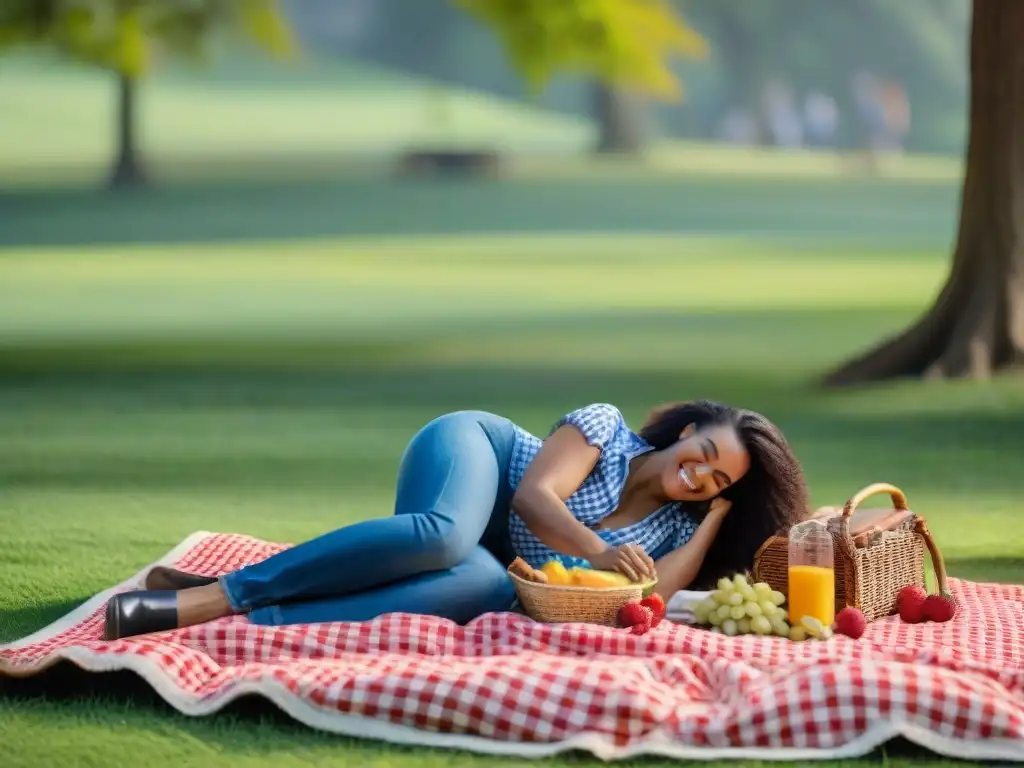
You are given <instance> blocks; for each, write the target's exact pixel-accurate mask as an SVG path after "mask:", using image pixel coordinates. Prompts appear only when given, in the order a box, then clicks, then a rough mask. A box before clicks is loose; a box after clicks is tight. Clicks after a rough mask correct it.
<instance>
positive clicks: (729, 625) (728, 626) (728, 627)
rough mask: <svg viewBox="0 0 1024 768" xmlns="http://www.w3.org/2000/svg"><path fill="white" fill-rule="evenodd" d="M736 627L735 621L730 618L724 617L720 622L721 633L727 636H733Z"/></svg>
mask: <svg viewBox="0 0 1024 768" xmlns="http://www.w3.org/2000/svg"><path fill="white" fill-rule="evenodd" d="M737 629H738V627H737V626H736V622H735V621H733V620H732V619H726V620H725V621H723V622H722V633H723V634H725V635H727V636H729V637H735V636H736V631H737Z"/></svg>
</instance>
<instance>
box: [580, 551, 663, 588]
mask: <svg viewBox="0 0 1024 768" xmlns="http://www.w3.org/2000/svg"><path fill="white" fill-rule="evenodd" d="M590 564H591V565H592V566H593V567H594V568H595V569H597V570H599V571H618V572H619V573H621V574H624V575H625V576H626V578H628V579H629V580H630V581H633V582H641V581H648V580H650V579H655V578H657V571H656V570H655V567H654V561H653V560H652V559H651V557H650V555H648V554H647V553H646V552H645V551H644V549H643V547H641V546H640V545H639V544H623V545H622V546H621V547H608V548H607V549H605V550H604V551H603V552H601V553H600V554H598V555H595V556H594V557H591V558H590Z"/></svg>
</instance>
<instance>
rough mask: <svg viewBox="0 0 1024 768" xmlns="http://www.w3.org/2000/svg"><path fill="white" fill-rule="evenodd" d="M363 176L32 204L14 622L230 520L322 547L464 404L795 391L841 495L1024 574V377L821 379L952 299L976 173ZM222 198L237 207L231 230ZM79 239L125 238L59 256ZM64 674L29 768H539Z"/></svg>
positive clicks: (10, 754)
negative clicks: (422, 437) (473, 180)
mask: <svg viewBox="0 0 1024 768" xmlns="http://www.w3.org/2000/svg"><path fill="white" fill-rule="evenodd" d="M363 192H364V194H363V195H362V196H360V195H359V194H358V188H357V187H355V186H352V187H351V188H350V187H349V186H346V185H342V186H336V187H332V188H330V189H322V190H319V191H316V192H315V193H314V192H309V191H308V190H307V191H306V192H302V191H299V192H295V193H294V194H285V193H281V194H277V193H273V194H272V193H270V192H264V193H257V192H248V193H243V192H237V193H236V194H238V195H243V196H242V197H241V198H239V197H229V196H226V195H224V196H222V197H221V198H219V200H220V201H221V203H222V206H220V207H218V205H217V202H218V197H217V195H216V193H214V192H210V193H208V194H209V197H207V198H202V197H201V195H200V197H199V198H190V197H188V196H187V195H186V193H185V192H162V193H153V196H152V197H150V198H143V199H141V201H140V200H133V199H131V198H125V199H123V200H118V199H115V200H114V201H113V202H112V201H111V199H109V198H106V199H104V198H97V199H96V200H91V199H88V198H84V197H73V196H72V197H66V196H65V197H47V196H43V197H27V198H18V199H16V200H14V201H13V202H12V201H10V200H9V201H8V204H10V205H13V206H15V207H16V209H17V212H18V215H17V217H16V221H15V217H12V219H11V220H12V221H14V222H15V223H14V224H13V225H12V227H10V228H9V229H7V230H6V233H5V234H4V235H0V237H3V238H4V242H7V243H8V247H7V248H6V249H5V250H3V251H0V487H2V488H3V493H2V494H0V531H2V532H3V544H4V546H3V547H2V549H0V641H8V640H12V639H14V638H17V637H19V636H23V635H25V634H27V633H29V632H31V631H33V630H35V629H36V628H38V627H40V626H42V625H43V624H44V623H47V622H49V621H51V620H53V619H55V618H57V617H58V616H59V615H61V614H62V613H64V612H65V611H67V610H68V609H69V608H70V607H71V606H73V605H74V604H76V603H77V602H79V601H81V600H83V599H85V598H87V597H89V596H90V595H92V594H94V593H95V592H97V591H99V590H101V589H104V588H106V587H108V586H110V585H112V584H114V583H116V582H118V581H120V580H122V579H124V578H126V577H127V576H129V575H131V574H132V573H134V572H135V571H136V570H137V569H139V568H140V567H142V566H143V565H145V564H146V563H148V562H150V561H152V560H154V559H155V558H157V557H159V556H160V555H162V554H163V553H164V552H165V551H167V550H168V549H169V548H170V547H171V546H173V545H174V544H175V543H177V542H178V541H179V540H181V539H182V538H183V537H185V536H186V535H188V534H189V533H190V532H192V531H194V530H197V529H213V530H221V531H243V532H247V533H250V534H253V535H256V536H260V537H264V538H267V539H271V540H280V541H296V540H301V539H303V538H305V537H309V536H313V535H315V534H317V533H320V532H322V531H324V530H327V529H330V528H334V527H337V526H339V525H343V524H345V523H347V522H352V521H355V520H359V519H363V518H366V517H369V516H377V515H386V514H388V513H389V510H390V508H391V503H392V498H391V495H392V483H393V481H394V476H395V471H396V466H397V462H398V458H399V456H400V453H401V451H402V449H403V447H404V445H405V442H406V441H407V440H408V439H409V438H410V437H411V436H412V434H413V433H414V432H415V430H416V429H417V428H418V427H419V426H420V425H422V424H423V423H424V422H425V421H426V420H428V419H430V418H432V417H433V416H435V415H437V414H440V413H442V412H445V411H448V410H453V409H458V408H485V409H491V410H495V411H498V412H501V413H503V414H506V415H508V416H510V417H512V418H514V419H516V420H518V421H519V422H520V423H522V424H523V425H524V426H526V427H528V428H530V429H533V430H535V431H537V432H540V433H543V432H544V431H545V430H546V429H547V428H548V426H549V425H550V424H551V423H552V422H553V421H554V419H555V418H557V417H558V416H559V415H561V414H562V413H564V412H565V411H567V410H569V409H572V408H575V407H577V406H578V405H580V404H584V403H587V402H591V401H595V400H602V401H612V402H615V403H617V404H619V406H620V407H621V408H622V410H623V411H624V413H625V414H626V416H627V417H628V419H629V420H630V421H631V422H633V423H634V424H638V422H639V420H640V419H641V418H642V417H643V415H644V414H645V412H646V410H647V409H648V408H649V407H650V406H652V405H654V404H656V403H659V402H661V401H664V400H668V399H677V398H687V397H698V396H710V397H715V398H719V399H724V400H727V401H731V402H735V403H737V404H740V405H744V406H748V407H752V408H755V409H759V410H763V411H764V412H765V413H767V414H769V415H770V416H771V417H772V418H774V419H775V420H776V421H777V422H779V423H780V425H781V426H782V427H783V428H784V429H785V430H786V432H787V433H788V434H789V436H790V437H791V439H792V441H793V443H794V444H795V447H796V450H797V452H798V453H799V455H800V457H801V458H802V460H803V462H804V464H805V467H806V470H807V472H808V474H809V478H810V483H811V486H812V491H813V500H814V501H815V502H816V503H819V504H825V503H840V502H842V501H843V500H845V499H846V497H848V496H849V495H850V494H851V493H852V492H854V491H855V490H857V489H858V488H859V487H860V486H862V485H865V484H867V483H870V482H873V481H878V480H886V481H889V482H893V483H895V484H897V485H899V486H901V487H902V488H903V489H904V490H905V491H906V492H907V494H908V496H909V499H910V501H911V504H912V506H913V507H914V508H915V509H916V510H917V511H919V512H920V513H922V514H923V515H925V516H926V517H927V518H928V520H929V522H930V524H931V527H932V529H933V531H934V533H935V535H936V536H937V538H938V541H939V543H940V545H941V546H942V548H943V550H944V552H945V554H946V558H947V563H948V567H949V570H950V572H951V573H952V574H953V575H956V576H961V577H965V578H972V579H979V580H1002V581H1019V580H1021V578H1022V577H1024V533H1021V530H1022V529H1021V527H1020V519H1021V517H1020V516H1021V512H1020V498H1021V495H1022V491H1024V477H1022V476H1021V474H1020V467H1021V459H1022V454H1024V448H1022V445H1024V443H1022V442H1021V438H1020V435H1021V434H1022V431H1024V386H1022V385H1021V383H1020V382H1019V381H1015V380H1011V379H1005V380H999V381H996V382H993V383H990V384H985V385H964V384H937V383H932V384H927V385H924V384H901V385H892V386H886V387H882V388H875V389H870V390H863V391H858V392H846V393H823V392H819V391H817V390H815V389H814V388H813V386H812V384H813V378H814V376H815V375H817V374H820V373H821V372H822V371H823V370H824V369H825V368H826V367H827V366H829V365H831V364H833V363H835V362H837V361H839V360H840V359H842V358H843V357H844V356H846V355H849V354H850V353H852V352H853V351H855V350H857V349H859V348H861V347H862V346H863V345H865V344H868V343H869V342H871V341H873V340H875V339H877V338H879V337H880V336H882V335H884V334H886V333H888V332H890V331H893V330H895V329H897V328H899V327H900V326H901V325H903V324H904V323H906V322H908V321H909V320H910V319H911V318H912V317H913V316H914V315H915V314H916V313H917V312H918V311H919V310H920V309H921V308H922V307H923V306H924V305H925V304H926V302H927V301H928V300H929V298H930V297H931V296H932V295H933V293H934V291H935V290H936V288H937V287H938V285H939V284H940V281H941V279H942V277H943V274H944V270H945V268H946V264H947V259H946V253H945V250H944V238H945V235H946V233H947V232H948V228H949V226H950V225H949V222H948V219H947V218H946V216H947V215H948V207H949V205H950V204H951V201H952V192H951V189H949V188H947V187H934V188H933V187H929V186H915V185H908V186H906V187H903V188H900V189H895V190H893V189H889V188H887V187H886V188H883V187H877V188H870V189H868V188H859V187H856V186H854V187H851V186H848V185H847V186H835V187H831V186H827V185H826V186H820V185H817V183H815V184H807V185H804V186H799V187H793V188H786V189H785V190H783V189H775V190H774V191H773V190H772V189H771V188H768V187H764V186H758V185H756V184H753V183H749V184H737V185H734V186H732V187H729V186H727V185H726V186H717V187H716V186H714V185H711V186H709V187H706V188H700V187H696V186H694V185H692V184H690V185H689V186H688V185H687V184H686V183H678V184H676V185H675V186H672V185H670V184H668V183H667V182H650V183H649V184H647V185H646V186H645V185H638V186H634V187H630V186H628V185H627V186H625V187H623V186H621V185H616V186H614V187H607V188H605V191H604V192H601V191H600V190H599V189H598V188H595V185H592V184H582V185H577V186H573V187H566V186H558V185H553V186H552V185H547V186H545V185H541V184H540V183H536V184H533V185H531V184H525V185H522V186H519V187H516V185H511V186H507V185H488V184H483V185H480V186H475V187H474V186H469V187H466V186H457V185H445V184H440V185H434V186H429V187H428V186H422V185H419V186H418V185H411V186H407V187H406V186H403V187H390V186H387V185H376V186H373V185H371V186H370V187H368V188H366V189H364V190H363ZM194 194H196V195H199V193H198V192H197V193H194ZM222 194H223V193H222ZM244 194H248V195H249V196H248V197H245V196H244ZM303 195H305V197H304V196H303ZM544 195H547V197H544ZM602 195H603V196H602ZM538 197H539V198H540V199H539V200H538V199H537V198H538ZM196 199H198V200H199V202H196ZM240 199H241V200H244V201H245V204H244V205H243V204H242V203H240V202H238V201H239V200H240ZM203 200H205V201H206V202H205V204H204V203H203V202H202V201H203ZM282 200H287V202H283V203H282V202H281V201H282ZM367 200H369V201H371V202H367ZM275 201H276V202H277V203H278V205H275ZM316 201H319V202H318V203H316V204H317V205H319V206H320V208H318V209H316V210H317V211H319V213H318V214H317V215H318V216H319V217H320V218H321V219H322V220H323V222H324V223H323V228H322V229H317V227H314V226H312V224H311V220H303V221H304V222H305V223H306V224H307V225H309V226H307V229H310V230H316V232H317V234H320V235H322V237H319V238H316V239H302V238H300V237H299V236H298V233H297V232H295V231H292V230H291V229H289V228H288V226H286V225H287V224H288V219H289V215H288V214H290V215H292V216H298V217H301V216H302V215H304V214H303V212H304V211H305V212H306V213H305V215H306V216H307V217H308V216H311V215H312V214H309V212H308V211H309V208H308V205H307V204H313V203H315V202H316ZM374 201H375V202H374ZM641 201H647V202H641ZM655 201H660V202H657V203H656V202H655ZM385 203H386V205H385ZM374 205H379V206H381V207H380V208H379V209H378V208H374V207H373V206H374ZM645 205H646V207H645ZM282 206H283V209H284V210H285V211H287V212H288V213H281V212H280V211H279V208H281V207H282ZM659 206H660V207H659ZM701 206H703V207H701ZM730 206H731V207H730ZM772 206H774V208H773V207H772ZM815 206H816V207H815ZM371 208H372V210H371ZM210 209H212V210H214V211H218V210H219V211H223V215H224V216H225V217H226V220H228V221H229V222H230V221H233V222H235V225H237V226H235V225H232V226H234V228H232V227H227V226H226V225H225V226H226V229H225V230H218V229H217V226H218V225H217V221H216V216H215V214H214V213H212V212H211V211H210ZM552 210H554V211H555V212H552ZM764 210H767V211H768V212H769V213H767V214H765V213H764V212H763V211H764ZM47 211H49V212H50V213H49V216H47ZM331 211H336V212H337V213H336V215H337V218H338V219H341V220H342V222H343V223H342V224H338V223H337V222H336V221H334V220H333V219H332V218H331V215H330V212H331ZM353 211H354V212H353ZM386 211H390V218H389V215H388V214H387V213H386ZM801 211H802V212H803V215H802V216H801V215H800V213H801ZM702 213H703V218H701V214H702ZM780 216H781V217H787V216H788V217H789V218H783V219H782V220H781V222H780V220H779V218H778V217H780ZM140 217H141V221H143V222H145V223H146V226H145V227H143V226H142V225H140V224H139V221H140ZM275 217H276V218H275ZM389 221H390V222H391V224H392V227H393V230H394V231H395V232H397V233H398V234H396V235H393V236H390V237H388V236H384V234H383V232H384V230H385V229H386V227H387V224H388V222H389ZM33 222H35V223H34V224H33ZM166 222H171V223H172V224H173V225H174V226H170V225H169V224H166ZM460 222H461V227H462V229H463V230H465V229H473V230H475V231H476V233H475V234H472V235H467V234H459V233H458V229H459V224H460ZM850 222H852V223H853V224H852V225H851V223H850ZM47 223H48V224H49V226H46V224H47ZM221 223H222V224H223V221H222V222H221ZM517 223H518V224H519V226H516V224H517ZM585 224H589V225H590V226H589V230H590V231H589V232H588V231H584V230H587V229H588V228H587V227H586V226H584V225H585ZM702 225H703V226H702ZM119 227H123V228H125V229H127V230H128V231H130V232H132V233H133V235H132V237H127V238H125V237H121V238H119V237H118V236H117V230H118V229H119ZM133 227H135V229H133ZM334 227H337V229H332V228H334ZM688 228H689V229H690V231H689V232H687V231H686V230H687V229H688ZM564 229H567V230H572V231H573V232H572V233H571V234H552V233H555V232H558V231H559V230H564ZM701 229H703V230H707V232H706V233H705V234H696V233H694V231H693V230H701ZM727 229H732V231H733V234H731V235H727V234H723V230H727ZM830 229H831V230H832V231H831V233H830V231H829V230H830ZM652 230H658V233H652ZM175 234H177V235H179V237H177V238H175V237H173V236H172V235H175ZM245 236H248V237H250V238H254V239H251V240H249V241H244V242H239V241H234V242H222V243H219V244H217V243H215V242H214V241H215V240H221V239H223V240H226V241H229V240H231V239H232V238H239V237H245ZM76 238H77V239H79V240H89V241H94V242H96V243H97V244H96V245H94V246H71V245H62V244H60V243H70V242H72V241H74V240H75V239H76ZM255 238H259V239H258V240H257V239H255ZM268 238H275V239H274V240H269V239H268ZM119 240H128V241H131V240H136V241H146V240H152V241H154V242H152V243H151V244H148V245H147V244H132V243H131V242H119ZM15 243H21V245H15ZM48 243H50V244H48ZM64 686H65V688H69V687H70V688H71V690H70V692H69V691H68V690H65V691H64V692H61V691H59V690H57V688H58V687H59V686H57V685H56V684H51V685H50V686H49V687H48V688H46V689H44V690H43V691H42V692H40V690H39V688H38V687H31V686H30V687H29V688H28V689H26V688H25V687H24V686H13V687H12V686H10V685H8V686H6V687H5V689H4V690H5V691H6V695H5V696H4V697H3V698H0V743H2V744H3V749H4V758H5V759H4V765H10V766H21V765H51V764H65V765H75V766H104V768H109V767H113V766H119V765H125V766H128V765H136V764H138V763H139V762H142V761H145V762H147V763H149V764H153V765H158V764H173V765H178V766H185V765H190V766H191V765H196V766H218V765H224V766H227V765H231V766H243V765H246V766H248V765H251V766H275V768H283V767H284V766H293V765H294V766H298V765H310V764H313V765H327V764H333V765H345V766H356V765H374V766H390V765H405V766H410V767H411V768H428V767H433V766H442V765H445V766H483V765H491V764H512V763H515V762H516V761H496V760H492V759H490V758H476V757H473V756H468V755H452V754H449V753H445V752H438V751H431V750H400V749H396V748H392V747H389V746H386V745H380V744H375V743H366V742H359V741H354V740H349V739H341V738H337V737H333V736H326V735H322V734H316V733H313V732H311V731H309V730H308V729H305V728H303V727H299V726H296V725H294V724H292V723H290V722H288V721H285V720H282V719H281V718H279V717H276V718H275V717H270V716H268V715H266V713H263V714H262V715H260V716H259V717H257V716H256V715H253V714H251V713H249V714H246V713H241V714H239V713H233V714H225V715H220V716H217V717H213V718H208V719H203V720H190V719H188V718H185V717H182V716H179V715H177V714H176V713H174V712H173V711H172V710H170V709H169V708H168V707H166V706H164V705H163V704H162V703H161V702H159V701H158V700H155V699H154V698H153V697H151V696H150V697H147V696H136V697H134V698H130V699H129V698H126V697H125V696H123V695H114V694H113V693H111V692H110V691H107V690H105V689H103V690H102V691H101V692H102V696H99V697H97V693H96V692H95V690H93V687H92V686H93V682H92V681H82V680H75V681H74V682H71V683H65V684H64ZM886 755H887V759H888V760H889V762H892V763H901V762H907V761H908V760H909V758H907V757H905V756H898V755H896V756H894V755H893V754H892V753H891V752H887V753H886ZM592 762H593V761H590V760H588V759H586V758H579V757H567V758H562V759H558V760H552V761H550V762H548V763H547V764H549V765H583V764H591V763H592ZM928 762H929V764H933V763H934V762H935V761H931V760H929V761H928ZM630 764H631V765H641V764H643V765H654V764H661V762H660V761H633V762H631V763H630ZM915 764H917V765H920V764H921V762H920V761H918V762H915Z"/></svg>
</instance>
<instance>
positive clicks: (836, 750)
mask: <svg viewBox="0 0 1024 768" xmlns="http://www.w3.org/2000/svg"><path fill="white" fill-rule="evenodd" d="M286 546H288V545H284V544H275V543H269V542H265V541H261V540H259V539H255V538H251V537H247V536H241V535H235V534H213V533H206V532H200V533H196V534H194V535H192V536H191V537H189V538H188V539H187V540H186V541H184V542H182V544H181V545H179V546H178V547H176V548H175V549H174V550H173V551H172V552H170V553H169V554H168V555H167V556H166V557H164V558H162V559H161V560H160V561H159V562H160V564H165V565H175V566H176V567H179V568H182V569H184V570H187V571H191V572H194V573H199V574H204V575H217V574H220V573H224V572H227V571H230V570H232V569H234V568H237V567H239V566H241V565H244V564H246V563H249V562H256V561H258V560H260V559H263V558H265V557H267V556H269V555H271V554H273V553H275V552H278V551H280V550H282V549H284V548H285V547H286ZM150 567H152V566H150ZM148 570H149V567H147V568H145V569H143V570H142V571H141V572H140V573H139V574H137V575H136V576H135V577H134V578H133V579H130V580H129V581H127V582H125V583H123V584H121V585H118V586H117V587H114V588H113V589H111V590H108V591H107V592H104V593H102V594H100V595H97V596H96V597H95V598H93V599H92V600H89V601H88V602H87V603H85V604H84V605H83V606H81V607H80V608H78V609H77V610H75V611H73V612H72V613H71V614H69V615H68V616H66V617H64V618H63V619H61V620H59V621H57V622H55V623H54V624H52V625H51V626H49V627H46V628H45V629H43V630H40V631H39V632H37V633H35V634H34V635H32V636H30V637H27V638H24V639H23V640H20V641H18V642H15V643H11V644H8V645H5V646H0V674H5V675H12V676H28V675H33V674H37V673H39V672H41V671H42V670H44V669H46V668H47V667H49V666H51V665H53V664H54V663H55V662H57V661H59V660H69V661H71V662H73V663H74V664H77V665H78V666H80V667H82V668H84V669H85V670H89V671H96V672H101V671H114V670H131V671H133V672H135V673H137V674H138V675H140V676H141V677H142V678H144V679H145V680H146V681H147V682H148V684H149V685H151V686H152V687H153V688H154V689H155V690H156V691H157V692H158V693H159V695H160V696H162V697H163V698H164V699H165V700H166V701H167V702H168V703H169V704H170V705H171V706H172V707H174V708H175V709H177V710H179V711H181V712H183V713H186V714H189V715H207V714H210V713H213V712H216V711H217V710H219V709H221V708H222V707H224V706H225V705H226V704H228V703H229V702H230V701H232V700H234V699H236V698H237V697H239V696H243V695H246V694H259V695H261V696H264V697H266V698H267V699H269V700H271V701H272V702H274V703H275V704H276V705H277V706H278V707H280V709H282V710H283V711H284V712H286V713H288V715H290V716H291V717H293V718H295V719H296V720H298V721H301V722H303V723H305V724H307V725H309V726H311V727H313V728H317V729H322V730H327V731H332V732H336V733H339V734H346V735H351V736H357V737H364V738H372V739H379V740H384V741H390V742H394V743H401V744H417V745H426V746H440V747H452V748H459V749H466V750H471V751H475V752H480V753H488V754H501V755H518V756H526V757H539V756H544V755H551V754H554V753H557V752H561V751H565V750H570V749H582V750H585V751H589V752H591V753H593V754H594V755H596V756H598V757H601V758H604V759H613V758H619V757H626V756H635V755H641V754H651V755H663V756H672V757H678V758H684V759H685V758H688V759H712V758H714V759H721V758H726V757H747V758H761V759H810V758H837V757H851V756H857V755H862V754H865V753H867V752H869V751H871V750H872V749H873V748H875V747H877V746H878V745H880V744H882V743H883V742H885V741H887V740H888V739H890V738H892V737H895V736H897V735H902V736H904V737H906V738H907V739H909V740H911V741H913V742H916V743H917V744H920V745H922V746H924V747H926V748H928V749H931V750H932V751H934V752H937V753H940V754H944V755H948V756H951V757H960V758H966V759H999V760H1005V761H1024V587H1022V586H1008V585H995V584H978V583H972V582H967V581H961V580H957V579H951V580H950V588H951V590H952V592H953V593H954V594H955V596H956V597H957V598H958V599H959V601H960V603H961V609H960V612H959V614H958V616H957V617H956V619H954V620H953V621H952V622H949V623H946V624H917V625H908V624H904V623H903V622H901V621H900V619H899V618H896V617H891V618H888V619H882V620H879V621H876V622H874V623H872V624H871V625H870V627H869V629H868V631H867V634H866V635H865V636H864V637H862V638H861V639H860V640H856V641H855V640H851V639H849V638H845V637H834V638H833V639H831V640H829V641H827V642H819V641H807V642H803V643H792V642H790V641H788V640H785V639H779V638H763V637H754V636H748V637H739V638H728V637H725V636H724V635H718V634H712V633H710V632H707V631H704V630H702V629H699V628H696V627H690V626H686V625H680V624H673V623H669V622H663V623H662V624H661V625H660V626H659V627H657V628H656V629H654V630H653V631H651V632H650V633H648V634H646V635H643V636H635V635H631V634H629V633H628V632H626V631H624V630H618V629H611V628H602V627H596V626H592V625H585V624H567V625H560V626H551V625H544V624H540V623H537V622H534V621H532V620H531V619H529V618H527V617H525V616H521V615H517V614H515V613H499V614H488V615H485V616H482V617H480V618H479V619H477V620H475V621H473V622H472V623H471V624H469V625H467V626H463V627H460V626H458V625H456V624H453V623H451V622H448V621H444V620H440V619H436V618H432V617H425V616H415V615H409V614H390V615H385V616H382V617H380V618H378V619H375V620H373V621H369V622H364V623H335V624H319V625H302V626H286V627H265V626H256V625H254V624H251V623H250V622H249V621H248V620H247V619H246V618H244V617H241V616H236V617H232V618H227V619H223V620H218V621H215V622H211V623H209V624H205V625H201V626H198V627H191V628H187V629H180V630H174V631H171V632H164V633H160V634H155V635H149V636H144V637H137V638H130V639H125V640H119V641H115V642H104V641H102V640H101V639H100V638H101V636H102V614H103V606H104V604H105V602H106V600H107V599H108V598H109V596H110V595H111V594H113V593H115V592H118V591H123V590H126V589H131V588H135V587H137V586H139V585H141V583H142V581H143V578H144V576H145V574H146V573H147V572H148Z"/></svg>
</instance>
